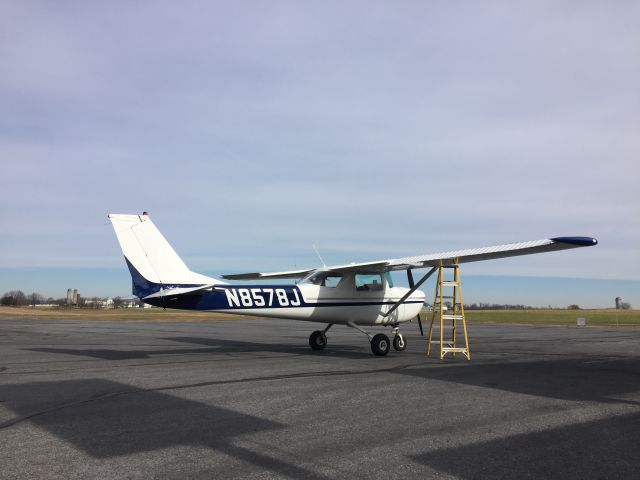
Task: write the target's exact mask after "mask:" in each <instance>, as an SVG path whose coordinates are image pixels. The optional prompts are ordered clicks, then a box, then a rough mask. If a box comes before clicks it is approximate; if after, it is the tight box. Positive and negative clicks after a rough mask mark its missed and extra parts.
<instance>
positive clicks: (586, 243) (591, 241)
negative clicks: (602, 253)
mask: <svg viewBox="0 0 640 480" xmlns="http://www.w3.org/2000/svg"><path fill="white" fill-rule="evenodd" d="M551 240H553V241H554V242H559V243H568V244H570V245H575V246H577V247H592V246H594V245H597V244H598V240H596V239H595V238H593V237H556V238H552V239H551Z"/></svg>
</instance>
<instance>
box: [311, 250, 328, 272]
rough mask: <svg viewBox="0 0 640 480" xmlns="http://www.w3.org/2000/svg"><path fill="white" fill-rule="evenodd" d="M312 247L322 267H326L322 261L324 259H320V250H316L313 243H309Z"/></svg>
mask: <svg viewBox="0 0 640 480" xmlns="http://www.w3.org/2000/svg"><path fill="white" fill-rule="evenodd" d="M311 246H312V247H313V250H314V251H315V252H316V255H318V258H319V259H320V263H322V267H323V268H327V264H326V263H324V260H323V259H322V257H321V256H320V252H319V251H318V249H317V248H316V246H315V245H311Z"/></svg>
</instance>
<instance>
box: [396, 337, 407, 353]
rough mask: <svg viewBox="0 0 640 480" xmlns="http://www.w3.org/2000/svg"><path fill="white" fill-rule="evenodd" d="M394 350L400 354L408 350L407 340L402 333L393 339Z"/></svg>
mask: <svg viewBox="0 0 640 480" xmlns="http://www.w3.org/2000/svg"><path fill="white" fill-rule="evenodd" d="M393 348H395V349H396V350H397V351H398V352H402V351H404V350H405V349H406V348H407V339H406V338H404V335H402V334H401V333H399V334H397V335H396V336H395V337H393Z"/></svg>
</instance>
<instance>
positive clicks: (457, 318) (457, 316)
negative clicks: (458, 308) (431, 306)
mask: <svg viewBox="0 0 640 480" xmlns="http://www.w3.org/2000/svg"><path fill="white" fill-rule="evenodd" d="M442 318H443V319H444V320H464V317H463V316H462V315H442Z"/></svg>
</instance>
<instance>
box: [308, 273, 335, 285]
mask: <svg viewBox="0 0 640 480" xmlns="http://www.w3.org/2000/svg"><path fill="white" fill-rule="evenodd" d="M340 280H342V274H340V273H326V272H318V273H315V274H313V275H312V276H310V277H309V278H307V279H305V280H304V281H303V283H310V284H313V285H318V286H320V287H330V288H335V287H337V286H338V284H339V283H340Z"/></svg>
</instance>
